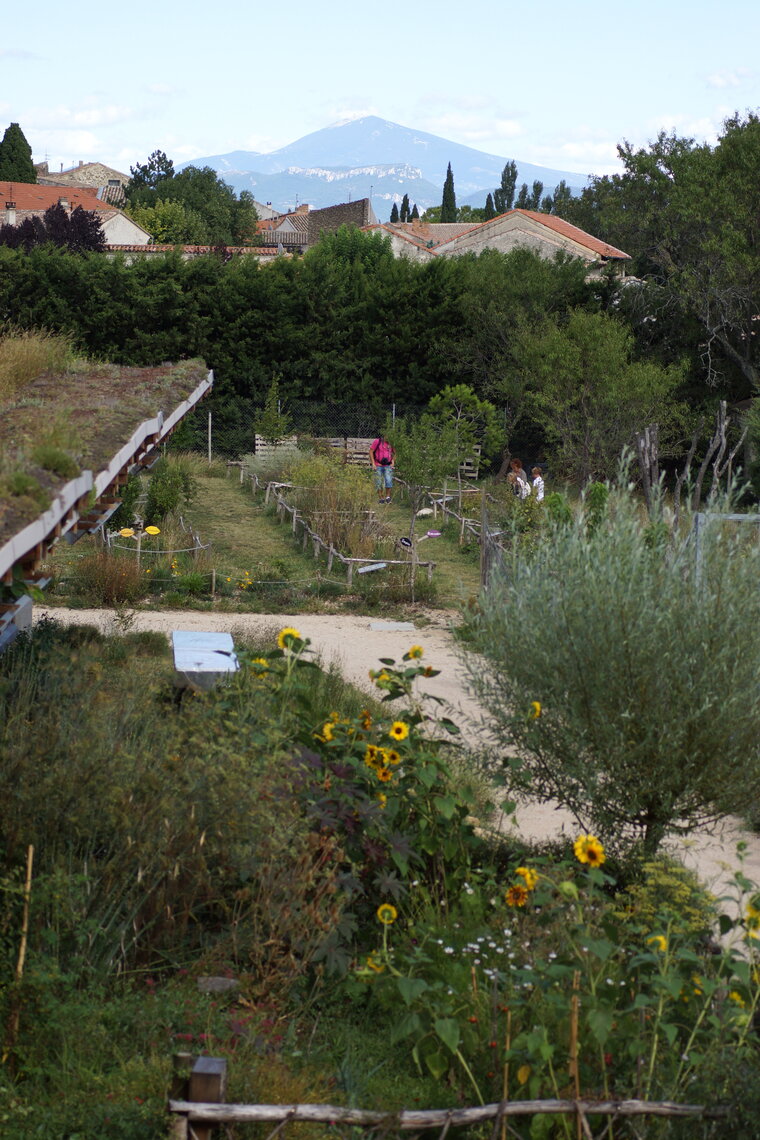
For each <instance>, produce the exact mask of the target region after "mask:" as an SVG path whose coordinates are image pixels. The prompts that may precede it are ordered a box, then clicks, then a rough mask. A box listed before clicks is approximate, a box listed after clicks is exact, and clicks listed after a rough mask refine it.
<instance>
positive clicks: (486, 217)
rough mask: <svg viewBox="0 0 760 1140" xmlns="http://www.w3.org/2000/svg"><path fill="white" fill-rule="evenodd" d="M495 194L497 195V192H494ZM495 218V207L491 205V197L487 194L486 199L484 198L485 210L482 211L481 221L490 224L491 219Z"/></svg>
mask: <svg viewBox="0 0 760 1140" xmlns="http://www.w3.org/2000/svg"><path fill="white" fill-rule="evenodd" d="M496 193H497V194H498V190H497V191H496ZM495 217H496V207H495V206H494V204H493V197H492V196H491V195H490V194H489V195H488V197H487V198H486V206H485V210H484V211H483V221H484V222H490V220H491V218H495Z"/></svg>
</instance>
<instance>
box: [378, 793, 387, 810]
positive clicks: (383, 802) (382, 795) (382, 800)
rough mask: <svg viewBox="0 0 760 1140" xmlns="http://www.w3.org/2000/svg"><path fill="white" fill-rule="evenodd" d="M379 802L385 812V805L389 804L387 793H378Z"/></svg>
mask: <svg viewBox="0 0 760 1140" xmlns="http://www.w3.org/2000/svg"><path fill="white" fill-rule="evenodd" d="M377 802H378V803H379V804H380V807H381V808H382V809H383V810H384V809H385V805H386V804H387V803H388V797H387V796H386V794H385V792H378V793H377Z"/></svg>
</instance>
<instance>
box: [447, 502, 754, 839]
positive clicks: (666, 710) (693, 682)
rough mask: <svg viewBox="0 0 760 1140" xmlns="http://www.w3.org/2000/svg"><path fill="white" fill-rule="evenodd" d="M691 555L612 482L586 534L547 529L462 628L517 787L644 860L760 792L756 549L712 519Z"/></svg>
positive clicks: (575, 527) (576, 523)
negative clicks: (645, 517) (604, 505)
mask: <svg viewBox="0 0 760 1140" xmlns="http://www.w3.org/2000/svg"><path fill="white" fill-rule="evenodd" d="M753 529H754V528H753ZM700 549H701V556H700V558H699V561H698V560H697V558H696V557H695V550H694V546H693V543H691V542H690V541H689V540H688V538H685V537H684V538H682V537H677V536H676V537H674V538H671V537H670V536H669V533H668V528H667V527H666V526H665V524H664V523H663V521H662V519H659V520H655V521H654V522H653V523H650V524H646V525H645V524H644V523H643V522H642V516H641V512H640V508H639V504H638V502H637V501H636V500H635V498H634V497H633V496H632V495H631V493H630V492H629V491H628V490H627V489H626V488H621V487H618V488H616V489H614V490H613V491H612V493H611V494H610V497H609V502H608V505H607V510H606V513H605V515H604V517H603V518H602V519H601V520H597V523H596V525H594V526H589V525H588V520H587V517H586V514H585V513H584V512H583V511H582V510H581V511H580V512H579V513H578V516H577V517H576V518H575V519H574V520H573V521H572V522H569V523H568V521H567V520H565V521H564V523H558V524H557V525H555V526H552V525H551V523H550V524H549V529H548V532H547V535H546V538H545V541H544V542H543V543H542V545H541V547H540V549H539V551H538V553H537V554H536V556H535V557H534V558H532V559H526V558H525V557H524V556H523V557H522V558H521V560H520V561H519V562H515V564H514V565H512V566H511V567H509V569H508V570H507V572H505V574H504V575H503V576H502V578H501V579H500V580H499V581H497V582H496V583H495V584H494V586H493V588H492V589H490V590H489V592H488V593H487V594H486V595H484V596H483V597H482V599H481V606H480V611H479V612H478V613H477V614H476V615H475V616H474V617H471V618H470V619H469V645H470V646H471V648H472V649H473V650H475V651H476V652H468V654H467V657H466V661H467V667H468V671H469V675H470V678H471V682H472V687H473V689H474V691H475V693H476V694H477V695H478V697H479V698H480V700H481V702H482V703H483V705H484V706H485V708H486V709H487V710H488V712H489V713H490V714H491V717H492V720H493V725H494V731H495V732H496V734H497V738H498V740H499V741H500V742H501V744H503V745H504V746H506V750H505V753H504V756H503V760H502V763H503V765H504V766H505V769H506V770H507V782H508V784H509V785H510V787H511V789H512V791H518V792H522V793H525V794H527V795H530V796H531V797H532V798H538V799H539V800H543V801H547V800H557V801H559V802H560V803H561V804H563V805H564V806H565V807H567V808H569V809H570V810H571V811H572V812H573V813H574V815H575V816H576V818H577V820H578V823H579V824H580V825H581V826H582V827H583V828H584V829H586V830H592V831H596V832H597V833H598V834H599V835H600V836H601V837H603V839H604V841H605V842H606V843H607V844H608V845H610V846H611V847H613V848H617V849H618V850H620V851H624V850H626V849H631V848H636V847H638V848H639V849H640V850H643V851H644V852H645V853H646V854H647V855H651V854H652V853H653V852H654V851H656V850H657V848H658V846H659V845H660V843H661V842H662V840H663V839H664V838H665V836H667V835H668V834H672V833H675V832H682V833H686V832H689V831H690V830H692V829H693V828H695V827H697V826H698V825H700V824H702V823H705V822H706V821H709V820H710V819H715V818H718V817H720V816H722V815H724V814H727V813H731V812H740V811H741V810H742V808H743V807H746V805H747V803H749V802H752V801H753V800H754V799H756V797H757V795H758V793H759V792H760V733H758V724H760V687H759V686H758V677H759V676H760V638H758V635H757V631H758V628H760V590H758V585H757V584H758V580H759V579H760V551H759V550H758V544H757V542H756V539H755V536H754V535H753V536H752V539H751V540H748V539H747V536H746V532H745V531H744V530H742V529H740V528H737V527H735V526H734V528H733V529H731V530H729V529H727V526H726V525H724V524H721V523H720V522H719V521H714V522H712V523H710V524H709V525H708V526H707V527H706V528H705V532H704V536H703V542H702V543H701V548H700ZM533 702H536V704H535V705H534V704H533ZM537 714H540V715H537Z"/></svg>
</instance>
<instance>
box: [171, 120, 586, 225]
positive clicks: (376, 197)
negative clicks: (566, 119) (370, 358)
mask: <svg viewBox="0 0 760 1140" xmlns="http://www.w3.org/2000/svg"><path fill="white" fill-rule="evenodd" d="M508 161H509V159H508V158H505V157H503V156H501V155H495V154H487V153H486V152H484V151H480V150H475V149H474V148H473V147H469V146H462V145H461V143H455V142H450V141H449V140H448V139H443V138H440V137H439V136H438V135H431V134H428V133H427V132H426V131H415V130H413V129H411V128H410V127H402V126H401V125H400V124H399V123H392V122H389V121H388V120H387V119H380V118H378V117H377V116H376V115H366V116H364V118H361V119H352V120H350V121H348V122H342V123H335V124H334V125H333V126H330V127H324V128H322V130H319V131H313V132H312V133H311V134H308V135H304V136H303V138H300V139H297V140H296V141H295V142H292V143H289V144H288V145H287V146H284V147H280V148H279V150H273V151H270V152H269V153H268V154H262V153H259V152H257V151H243V150H234V151H230V152H229V154H219V155H211V156H209V157H207V158H196V159H194V160H193V163H192V165H193V166H211V167H213V169H214V170H216V171H217V173H218V174H219V175H220V176H221V177H222V178H224V180H225V182H227V183H229V185H230V186H232V187H234V189H235V190H236V191H238V192H240V191H241V190H250V191H251V193H252V194H253V196H254V197H255V198H257V199H258V201H260V202H271V203H272V205H273V206H274V207H275V208H278V209H281V210H286V209H293V207H294V206H295V205H296V204H297V203H298V202H308V203H309V204H310V205H312V206H314V207H319V206H330V205H333V204H335V203H337V202H345V201H348V200H353V199H356V198H369V197H371V198H372V204H373V206H374V208H375V213H376V214H377V216H378V218H379V219H380V220H381V221H385V220H387V218H388V216H389V214H390V211H391V206H392V204H393V202H394V201H396V202H400V201H401V199H402V197H403V195H404V194H408V195H409V200H410V201H411V202H416V203H417V205H418V206H419V208H420V211H422V210H423V209H426V208H427V207H428V206H437V205H440V201H441V194H442V190H443V182H444V179H445V177H446V168H447V166H448V164H449V163H451V168H452V170H453V172H454V184H455V186H456V192H457V202H458V203H459V204H460V205H463V204H465V203H469V204H471V205H483V204H484V202H485V199H486V195H487V193H488V192H489V190H490V191H493V190H494V188H495V187H497V186H498V185H499V184H500V181H501V172H502V170H503V168H504V164H505V163H506V162H508ZM515 161H516V163H517V168H518V179H517V185H518V188H519V186H520V184H521V183H522V182H527V183H528V185H529V186H531V185H532V184H533V181H534V180H535V179H539V180H540V181H541V182H543V184H544V193H545V194H550V193H551V192H552V191H553V189H554V187H555V186H556V185H557V183H558V182H560V181H561V180H562V179H564V181H565V182H566V183H567V185H568V186H570V187H571V188H572V189H574V190H575V191H576V192H578V191H580V190H581V189H582V188H583V187H584V186H585V185H586V181H587V180H586V177H584V176H583V175H582V174H577V173H572V172H570V171H566V170H553V169H550V168H548V167H545V166H535V165H534V164H533V163H530V162H521V161H520V160H519V159H515ZM188 165H190V164H189V163H183V166H188Z"/></svg>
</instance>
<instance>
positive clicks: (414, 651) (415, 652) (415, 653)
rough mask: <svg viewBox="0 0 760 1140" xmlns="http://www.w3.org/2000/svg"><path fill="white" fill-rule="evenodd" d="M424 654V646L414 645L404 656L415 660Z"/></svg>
mask: <svg viewBox="0 0 760 1140" xmlns="http://www.w3.org/2000/svg"><path fill="white" fill-rule="evenodd" d="M422 654H423V648H422V646H421V645H413V646H412V648H411V649H410V650H409V652H408V653H405V654H404V657H406V658H407V659H410V658H411V659H413V660H415V659H417V658H419V657H422Z"/></svg>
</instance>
